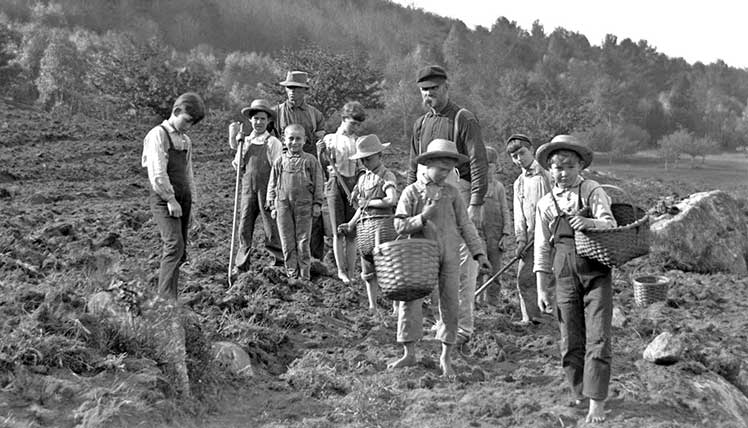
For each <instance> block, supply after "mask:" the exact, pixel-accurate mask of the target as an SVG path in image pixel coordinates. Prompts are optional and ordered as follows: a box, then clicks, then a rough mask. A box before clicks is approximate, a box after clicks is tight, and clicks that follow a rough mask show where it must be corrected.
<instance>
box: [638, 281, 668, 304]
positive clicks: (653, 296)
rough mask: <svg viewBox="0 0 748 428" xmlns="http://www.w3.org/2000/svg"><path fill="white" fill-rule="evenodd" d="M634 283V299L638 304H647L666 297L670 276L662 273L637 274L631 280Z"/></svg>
mask: <svg viewBox="0 0 748 428" xmlns="http://www.w3.org/2000/svg"><path fill="white" fill-rule="evenodd" d="M631 282H632V283H633V284H634V301H635V302H636V304H637V305H638V306H648V305H651V304H652V303H654V302H660V301H663V300H665V299H667V290H668V287H669V286H670V282H671V281H670V278H668V277H666V276H662V275H645V276H638V277H636V278H634V279H632V280H631Z"/></svg>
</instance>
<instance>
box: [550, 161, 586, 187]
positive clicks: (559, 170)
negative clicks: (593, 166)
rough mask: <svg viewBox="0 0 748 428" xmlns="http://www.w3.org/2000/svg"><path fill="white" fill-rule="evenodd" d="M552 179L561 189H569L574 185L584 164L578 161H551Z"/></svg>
mask: <svg viewBox="0 0 748 428" xmlns="http://www.w3.org/2000/svg"><path fill="white" fill-rule="evenodd" d="M549 167H550V170H549V172H550V173H551V178H553V182H554V183H556V184H557V185H558V186H559V187H563V188H568V187H569V186H571V185H573V184H574V181H575V180H576V179H577V177H578V176H579V172H580V171H581V170H582V163H581V162H580V161H578V160H575V159H571V158H566V159H563V160H558V159H557V160H553V158H552V160H551V163H550V165H549Z"/></svg>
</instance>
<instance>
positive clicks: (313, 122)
mask: <svg viewBox="0 0 748 428" xmlns="http://www.w3.org/2000/svg"><path fill="white" fill-rule="evenodd" d="M273 110H274V111H275V117H277V118H278V122H277V125H278V132H279V133H280V134H281V135H283V130H284V129H286V127H287V126H288V125H291V124H294V123H297V124H299V125H301V126H303V127H304V131H305V133H306V142H305V143H304V147H303V149H304V151H305V152H307V153H311V154H312V155H314V157H317V146H316V143H317V141H318V140H321V139H322V138H323V137H324V136H325V119H324V117H323V116H322V112H320V111H319V110H317V109H316V108H314V107H313V106H310V105H309V104H307V103H306V102H304V103H303V104H301V105H294V104H291V102H290V101H285V102H283V103H281V104H278V105H277V106H275V108H274V109H273Z"/></svg>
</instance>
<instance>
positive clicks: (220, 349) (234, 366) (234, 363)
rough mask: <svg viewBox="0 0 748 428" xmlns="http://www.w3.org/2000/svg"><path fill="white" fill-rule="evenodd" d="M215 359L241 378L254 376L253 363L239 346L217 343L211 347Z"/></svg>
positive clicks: (229, 343)
mask: <svg viewBox="0 0 748 428" xmlns="http://www.w3.org/2000/svg"><path fill="white" fill-rule="evenodd" d="M211 351H212V353H213V357H214V358H215V360H216V361H218V363H219V364H222V365H224V366H226V367H228V368H229V370H231V372H232V373H235V374H238V375H241V376H253V375H254V371H253V370H252V361H251V360H250V359H249V355H247V353H246V352H244V349H242V348H241V347H240V346H239V345H237V344H235V343H231V342H216V343H214V344H213V346H212V347H211Z"/></svg>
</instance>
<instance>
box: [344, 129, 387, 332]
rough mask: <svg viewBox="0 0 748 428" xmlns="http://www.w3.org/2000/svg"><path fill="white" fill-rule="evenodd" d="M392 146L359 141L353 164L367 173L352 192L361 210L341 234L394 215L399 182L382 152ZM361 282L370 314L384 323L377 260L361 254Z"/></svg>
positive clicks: (372, 139) (373, 138) (371, 138)
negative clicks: (367, 218) (364, 219)
mask: <svg viewBox="0 0 748 428" xmlns="http://www.w3.org/2000/svg"><path fill="white" fill-rule="evenodd" d="M389 145H390V143H384V144H382V143H381V142H380V141H379V138H378V137H377V136H376V135H374V134H370V135H366V136H364V137H361V138H359V139H358V140H356V153H355V154H353V155H351V156H350V157H349V159H350V160H357V159H358V160H361V163H362V164H363V166H364V168H365V169H366V172H365V173H364V174H362V175H360V176H359V178H358V183H356V186H355V187H354V188H353V191H352V192H351V199H353V200H354V201H357V203H358V208H357V209H356V212H355V214H354V215H353V217H352V218H351V219H350V221H349V222H347V223H342V224H341V225H340V226H339V230H340V232H341V233H343V234H346V235H351V234H352V233H353V232H354V231H355V229H356V223H357V222H358V220H359V218H361V216H371V215H391V214H393V213H394V212H395V205H396V204H397V178H396V177H395V174H394V173H392V171H390V170H389V169H387V167H385V166H384V164H383V163H382V152H383V151H384V149H386V148H387V147H388V146H389ZM361 279H363V280H364V282H365V283H366V294H367V296H368V297H369V312H371V313H373V314H374V315H375V316H376V317H377V318H379V319H380V320H381V319H382V315H381V313H380V312H379V307H378V306H377V295H378V294H379V284H378V283H377V277H376V271H375V270H374V256H373V255H372V254H361Z"/></svg>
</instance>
